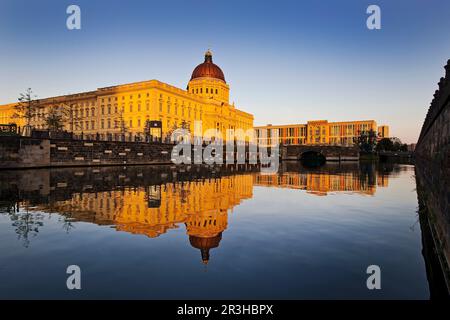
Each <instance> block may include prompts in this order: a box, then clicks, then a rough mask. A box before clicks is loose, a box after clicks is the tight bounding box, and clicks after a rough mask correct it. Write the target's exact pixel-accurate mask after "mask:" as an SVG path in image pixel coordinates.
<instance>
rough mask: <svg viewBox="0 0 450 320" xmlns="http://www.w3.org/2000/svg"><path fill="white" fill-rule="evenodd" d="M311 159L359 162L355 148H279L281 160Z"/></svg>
mask: <svg viewBox="0 0 450 320" xmlns="http://www.w3.org/2000/svg"><path fill="white" fill-rule="evenodd" d="M311 157H323V160H324V161H355V160H359V149H358V147H356V146H338V145H300V144H297V145H284V146H281V159H282V160H303V159H308V158H311Z"/></svg>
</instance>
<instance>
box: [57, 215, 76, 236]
mask: <svg viewBox="0 0 450 320" xmlns="http://www.w3.org/2000/svg"><path fill="white" fill-rule="evenodd" d="M73 220H74V219H73V218H72V213H70V214H69V216H66V215H64V216H62V217H61V218H60V219H59V220H58V221H59V222H61V223H62V228H63V230H64V231H66V233H69V231H70V230H72V229H74V228H75V225H74V224H73V223H72V222H73Z"/></svg>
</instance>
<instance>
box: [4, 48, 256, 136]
mask: <svg viewBox="0 0 450 320" xmlns="http://www.w3.org/2000/svg"><path fill="white" fill-rule="evenodd" d="M229 91H230V87H229V85H228V83H227V82H226V81H225V76H224V73H223V72H222V70H221V69H220V67H218V66H217V65H216V64H214V63H213V59H212V53H211V51H209V50H208V51H207V52H206V53H205V59H204V62H203V63H201V64H199V65H198V66H197V67H196V68H195V69H194V71H193V72H192V76H191V78H190V81H189V83H188V85H187V88H186V90H183V89H180V88H177V87H174V86H171V85H169V84H167V83H163V82H161V81H158V80H149V81H142V82H135V83H129V84H123V85H117V86H111V87H105V88H98V89H97V90H95V91H89V92H82V93H77V94H70V95H64V96H58V97H50V98H46V99H39V100H37V101H36V102H37V103H36V105H37V108H36V110H35V112H33V118H32V121H31V123H30V125H31V126H32V127H33V128H35V129H46V125H45V118H46V115H48V114H49V111H50V109H51V108H53V107H55V108H57V110H58V109H59V110H60V111H62V113H63V115H68V116H67V117H66V119H65V126H64V129H65V130H67V131H70V132H73V133H74V134H75V136H79V137H81V136H82V137H83V138H86V139H101V140H123V139H124V140H127V141H134V140H143V139H144V136H145V134H146V133H148V123H149V122H150V121H153V123H158V124H159V125H161V129H162V138H163V139H164V138H166V137H167V136H169V135H170V133H171V132H173V130H174V129H176V128H184V129H189V130H190V132H191V133H193V130H194V121H200V120H201V121H202V133H203V134H205V132H206V131H207V130H210V132H211V129H213V131H214V130H216V132H217V131H220V133H221V134H222V136H219V135H218V134H215V135H211V134H209V136H215V137H217V138H219V139H220V138H222V139H224V140H226V137H225V133H226V130H227V129H234V130H236V129H243V130H244V131H247V130H248V129H252V128H253V115H251V114H249V113H247V112H244V111H242V110H239V109H237V108H236V107H235V106H234V103H233V104H230V102H229ZM16 105H17V103H11V104H7V105H3V106H0V123H2V124H10V123H15V124H17V125H18V126H23V125H25V124H26V123H25V121H24V119H20V118H15V117H13V114H14V113H15V108H14V107H15V106H16ZM207 135H208V134H207Z"/></svg>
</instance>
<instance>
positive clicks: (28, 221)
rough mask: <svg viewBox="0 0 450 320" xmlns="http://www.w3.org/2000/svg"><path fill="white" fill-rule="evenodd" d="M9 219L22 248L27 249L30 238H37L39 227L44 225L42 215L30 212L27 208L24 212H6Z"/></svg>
mask: <svg viewBox="0 0 450 320" xmlns="http://www.w3.org/2000/svg"><path fill="white" fill-rule="evenodd" d="M8 215H9V218H10V219H11V221H12V226H13V227H15V230H14V231H15V232H16V233H17V235H18V239H19V240H22V241H23V245H24V247H26V248H28V246H29V245H30V238H31V237H35V236H37V234H38V233H39V227H42V226H43V225H44V222H43V220H44V215H43V214H42V213H39V212H30V211H28V208H26V209H25V211H21V210H19V207H18V206H17V210H13V211H12V212H11V211H10V212H8Z"/></svg>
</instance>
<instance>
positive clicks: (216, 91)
mask: <svg viewBox="0 0 450 320" xmlns="http://www.w3.org/2000/svg"><path fill="white" fill-rule="evenodd" d="M191 93H195V94H199V93H200V94H202V93H203V88H195V89H194V88H192V89H191ZM205 93H211V94H214V89H213V88H205ZM215 94H219V90H217V89H215Z"/></svg>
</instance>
